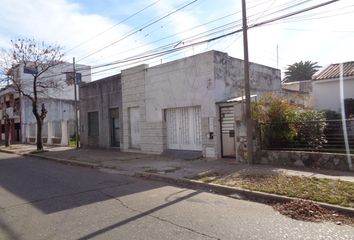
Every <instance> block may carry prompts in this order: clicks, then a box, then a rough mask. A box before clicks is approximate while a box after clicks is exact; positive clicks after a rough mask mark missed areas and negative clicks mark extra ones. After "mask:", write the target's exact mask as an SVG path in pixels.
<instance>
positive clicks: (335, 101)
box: [312, 62, 354, 116]
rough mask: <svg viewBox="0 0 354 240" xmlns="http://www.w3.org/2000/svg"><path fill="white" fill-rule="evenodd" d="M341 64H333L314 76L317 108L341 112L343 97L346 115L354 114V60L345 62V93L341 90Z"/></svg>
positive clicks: (313, 82)
mask: <svg viewBox="0 0 354 240" xmlns="http://www.w3.org/2000/svg"><path fill="white" fill-rule="evenodd" d="M340 75H341V72H340V64H339V63H336V64H331V65H329V66H327V67H324V68H323V69H321V70H320V71H318V72H317V73H316V74H315V75H314V76H313V81H312V95H313V104H314V108H315V109H316V110H332V111H336V112H341V110H342V109H341V99H342V100H343V102H344V107H345V109H344V111H345V113H346V116H349V115H354V62H346V63H343V82H342V83H343V95H341V91H340V77H341V76H340Z"/></svg>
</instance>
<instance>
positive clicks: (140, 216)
mask: <svg viewBox="0 0 354 240" xmlns="http://www.w3.org/2000/svg"><path fill="white" fill-rule="evenodd" d="M197 194H199V192H192V193H189V194H187V195H185V196H183V197H179V198H177V199H175V200H172V201H170V202H167V203H165V204H162V205H160V206H158V207H155V208H152V209H150V210H148V211H145V212H141V213H139V214H137V215H135V216H132V217H130V218H127V219H124V220H123V221H120V222H117V223H115V224H112V225H110V226H107V227H105V228H102V229H100V230H98V231H95V232H93V233H90V234H88V235H86V236H83V237H81V238H79V239H78V240H88V239H92V238H95V237H97V236H98V235H101V234H103V233H105V232H108V231H110V230H113V229H115V228H118V227H120V226H123V225H125V224H128V223H130V222H132V221H135V220H138V219H139V218H142V217H145V216H147V215H150V214H152V213H154V212H157V211H159V210H161V209H163V208H167V207H169V206H171V205H173V204H176V203H178V202H181V201H183V200H186V199H189V198H191V197H193V196H195V195H197Z"/></svg>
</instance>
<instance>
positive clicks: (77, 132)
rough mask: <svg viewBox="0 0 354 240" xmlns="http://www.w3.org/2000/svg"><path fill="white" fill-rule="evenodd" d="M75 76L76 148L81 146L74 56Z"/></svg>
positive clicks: (74, 73)
mask: <svg viewBox="0 0 354 240" xmlns="http://www.w3.org/2000/svg"><path fill="white" fill-rule="evenodd" d="M73 75H74V76H73V78H74V96H75V142H76V148H79V119H78V116H77V90H76V89H77V86H76V68H75V58H74V57H73Z"/></svg>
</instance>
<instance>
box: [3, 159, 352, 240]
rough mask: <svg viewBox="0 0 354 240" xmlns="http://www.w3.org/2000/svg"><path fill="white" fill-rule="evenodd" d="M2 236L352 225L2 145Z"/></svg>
mask: <svg viewBox="0 0 354 240" xmlns="http://www.w3.org/2000/svg"><path fill="white" fill-rule="evenodd" d="M0 239H1V240H3V239H16V240H31V239H33V240H41V239H60V240H62V239H80V240H84V239H154V240H159V239H179V240H180V239H188V240H190V239H354V228H353V227H349V226H338V225H335V224H333V223H310V222H302V221H296V220H292V219H290V218H287V217H285V216H282V215H280V214H279V213H277V212H275V211H274V210H273V209H272V208H271V207H269V206H267V205H264V204H259V203H253V202H248V201H241V200H236V199H232V198H228V197H225V196H220V195H216V194H212V193H207V192H200V191H194V190H190V189H184V188H178V187H174V186H170V185H167V184H164V183H160V182H154V181H146V180H142V179H137V178H131V177H127V176H122V175H119V174H116V173H112V172H109V171H108V170H97V169H88V168H83V167H76V166H68V165H63V164H59V163H55V162H51V161H46V160H39V159H34V158H28V157H26V158H24V157H18V156H16V155H9V154H4V153H0Z"/></svg>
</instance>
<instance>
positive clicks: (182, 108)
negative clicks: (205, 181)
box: [121, 51, 281, 158]
mask: <svg viewBox="0 0 354 240" xmlns="http://www.w3.org/2000/svg"><path fill="white" fill-rule="evenodd" d="M243 64H244V63H243V61H242V60H239V59H236V58H232V57H230V56H228V55H227V54H226V53H223V52H218V51H209V52H205V53H201V54H198V55H195V56H191V57H187V58H183V59H180V60H176V61H172V62H169V63H165V64H161V65H158V66H154V67H149V66H148V65H140V66H137V67H133V68H130V69H126V70H123V71H122V73H121V81H122V108H123V109H122V110H123V111H122V114H123V116H122V118H123V119H122V120H123V133H122V136H123V139H122V143H121V150H122V151H134V152H144V153H155V154H160V153H162V152H164V151H167V150H188V151H200V153H201V155H203V156H204V157H210V158H216V157H222V156H232V157H235V155H236V156H239V155H240V156H241V155H243V153H244V147H245V141H246V133H245V128H244V126H243V116H242V112H243V104H241V103H240V102H241V101H242V96H243V95H244V87H243V86H244V70H243V69H244V68H243V66H244V65H243ZM250 78H251V94H252V95H254V97H255V98H257V97H260V96H261V95H263V94H264V93H267V92H277V91H280V88H281V87H280V82H281V78H280V70H278V69H274V68H271V67H267V66H263V65H259V64H255V63H251V64H250Z"/></svg>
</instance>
